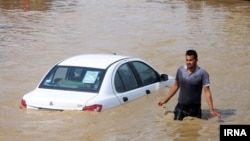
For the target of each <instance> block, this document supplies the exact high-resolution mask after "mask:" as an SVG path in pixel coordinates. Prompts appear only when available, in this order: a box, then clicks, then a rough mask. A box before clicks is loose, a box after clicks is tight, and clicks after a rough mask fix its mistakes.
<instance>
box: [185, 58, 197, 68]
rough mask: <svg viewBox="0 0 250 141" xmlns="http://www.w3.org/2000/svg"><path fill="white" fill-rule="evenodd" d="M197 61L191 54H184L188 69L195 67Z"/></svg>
mask: <svg viewBox="0 0 250 141" xmlns="http://www.w3.org/2000/svg"><path fill="white" fill-rule="evenodd" d="M197 61H198V60H197V59H195V58H194V56H193V55H191V56H189V55H186V65H187V68H188V69H193V68H194V67H196V63H197Z"/></svg>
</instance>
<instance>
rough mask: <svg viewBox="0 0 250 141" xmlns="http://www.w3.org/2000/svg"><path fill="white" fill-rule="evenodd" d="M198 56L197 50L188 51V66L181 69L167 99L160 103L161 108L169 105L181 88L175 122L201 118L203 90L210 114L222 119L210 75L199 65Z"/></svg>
mask: <svg viewBox="0 0 250 141" xmlns="http://www.w3.org/2000/svg"><path fill="white" fill-rule="evenodd" d="M197 62H198V55H197V53H196V51H195V50H187V51H186V65H185V66H181V67H179V69H178V70H177V74H176V81H175V83H174V84H173V86H172V87H171V88H170V90H169V92H168V94H167V95H166V97H165V98H164V99H162V100H160V101H159V102H158V105H159V106H162V105H163V104H165V103H167V102H168V101H169V100H170V99H171V98H172V97H173V96H174V95H175V93H176V92H177V90H178V89H179V88H180V92H179V97H178V103H177V105H176V107H175V110H174V120H183V118H184V117H186V116H193V117H197V118H201V115H202V114H201V94H202V89H203V92H204V93H205V97H206V100H207V103H208V106H209V110H210V113H211V114H212V115H213V116H216V117H218V118H220V114H219V113H217V112H216V111H214V108H213V99H212V95H211V91H210V88H209V84H210V81H209V75H208V73H207V71H206V70H204V69H202V68H200V67H199V66H198V65H197Z"/></svg>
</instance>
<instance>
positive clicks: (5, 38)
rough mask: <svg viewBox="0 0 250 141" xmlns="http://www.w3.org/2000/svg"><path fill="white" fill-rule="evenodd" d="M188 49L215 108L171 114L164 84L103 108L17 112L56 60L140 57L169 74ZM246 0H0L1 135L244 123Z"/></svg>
mask: <svg viewBox="0 0 250 141" xmlns="http://www.w3.org/2000/svg"><path fill="white" fill-rule="evenodd" d="M187 49H196V50H197V52H198V55H199V62H198V64H199V65H200V66H201V67H203V68H205V69H206V70H207V71H208V72H209V75H210V80H211V90H212V95H213V101H214V107H215V109H216V110H217V111H218V112H220V113H221V114H222V118H221V119H220V120H218V119H217V118H214V117H211V116H210V114H209V112H208V106H207V103H206V101H205V98H204V97H203V99H202V102H203V103H202V109H203V119H195V118H186V119H185V120H184V121H182V122H178V121H173V114H172V113H171V111H173V109H174V107H175V105H176V102H177V96H178V94H176V95H175V96H174V97H173V98H172V99H171V100H170V101H169V103H167V104H166V105H164V107H163V108H162V107H158V106H157V102H158V101H159V99H161V98H162V97H163V96H165V94H166V93H167V92H168V90H169V88H163V89H161V90H159V91H156V92H154V93H152V94H151V95H147V96H145V97H143V98H141V99H139V100H136V101H133V102H130V103H127V104H125V105H123V106H120V107H117V108H113V109H110V110H107V111H103V112H101V113H93V112H92V113H90V112H81V111H64V112H55V111H37V110H21V109H19V103H20V100H21V98H22V96H23V95H24V94H25V93H27V92H29V91H31V90H33V89H34V88H35V87H36V86H37V84H38V83H39V81H40V80H41V79H42V77H43V76H44V74H45V73H46V72H47V71H48V70H49V69H50V68H51V67H52V66H53V65H54V64H56V63H57V62H58V61H60V60H62V59H64V58H68V57H71V56H74V55H79V54H85V53H117V54H122V55H130V56H136V57H140V58H142V59H144V60H146V61H148V62H149V63H151V64H152V65H153V66H154V67H155V68H157V69H158V70H160V71H161V72H165V73H167V74H169V75H173V76H175V73H176V70H177V68H178V67H179V66H181V65H183V64H184V63H185V56H184V54H185V51H186V50H187ZM249 58H250V1H246V0H185V1H184V0H64V1H61V0H8V1H7V0H0V85H1V89H0V140H1V141H19V140H32V141H33V140H36V141H44V140H60V141H68V140H81V141H82V140H83V141H153V140H154V141H170V140H172V141H218V140H219V126H220V124H250V111H249V109H250V101H249V99H250V95H249V92H250V87H249V86H250V75H249V70H250V59H249Z"/></svg>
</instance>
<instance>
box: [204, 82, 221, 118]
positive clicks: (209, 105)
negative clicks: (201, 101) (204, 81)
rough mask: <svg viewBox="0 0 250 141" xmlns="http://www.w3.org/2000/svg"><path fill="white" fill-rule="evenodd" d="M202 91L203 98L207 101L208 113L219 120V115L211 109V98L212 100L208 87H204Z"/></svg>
mask: <svg viewBox="0 0 250 141" xmlns="http://www.w3.org/2000/svg"><path fill="white" fill-rule="evenodd" d="M203 91H204V93H205V97H206V100H207V104H208V107H209V110H210V113H211V114H212V115H213V116H216V117H218V118H220V117H221V115H220V114H219V113H217V112H216V111H214V108H213V98H212V94H211V91H210V87H209V86H204V88H203Z"/></svg>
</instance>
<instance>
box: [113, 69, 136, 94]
mask: <svg viewBox="0 0 250 141" xmlns="http://www.w3.org/2000/svg"><path fill="white" fill-rule="evenodd" d="M137 87H138V83H137V81H136V78H135V76H134V74H133V72H132V70H131V68H130V67H129V65H128V64H124V65H122V66H121V67H120V68H119V69H118V70H117V72H116V74H115V89H116V91H117V92H125V91H129V90H132V89H135V88H137Z"/></svg>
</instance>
